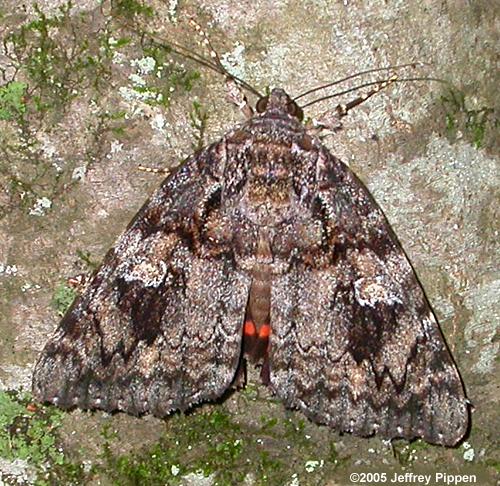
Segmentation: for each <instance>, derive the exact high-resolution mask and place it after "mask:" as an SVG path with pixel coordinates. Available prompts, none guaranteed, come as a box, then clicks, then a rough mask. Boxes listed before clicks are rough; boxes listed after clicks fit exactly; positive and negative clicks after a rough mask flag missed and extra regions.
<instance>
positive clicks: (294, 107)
mask: <svg viewBox="0 0 500 486" xmlns="http://www.w3.org/2000/svg"><path fill="white" fill-rule="evenodd" d="M255 110H256V111H257V113H264V112H265V111H270V110H276V111H281V112H284V113H287V114H288V115H290V116H293V117H295V118H297V119H298V120H299V121H302V119H303V118H304V112H303V111H302V108H300V106H299V105H298V104H297V103H295V101H293V100H292V98H290V96H288V95H287V94H286V93H285V91H284V90H282V89H279V88H274V89H273V90H272V91H271V94H269V95H267V96H264V97H262V98H261V99H260V100H259V101H257V104H256V105H255Z"/></svg>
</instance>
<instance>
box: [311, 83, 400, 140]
mask: <svg viewBox="0 0 500 486" xmlns="http://www.w3.org/2000/svg"><path fill="white" fill-rule="evenodd" d="M397 79H398V76H397V74H394V75H392V76H391V77H390V78H389V79H386V80H385V81H381V82H380V83H378V84H377V85H375V87H374V88H373V89H372V90H370V91H368V93H365V94H364V95H363V96H358V97H357V98H355V99H354V100H352V101H350V102H349V103H346V104H340V105H337V106H336V107H335V108H334V110H329V111H326V112H325V113H323V114H322V115H321V116H320V117H319V118H317V119H316V120H314V121H311V122H309V123H308V124H307V125H306V129H307V130H308V131H309V132H310V133H311V134H312V135H319V134H320V133H321V132H322V131H324V130H329V131H331V132H337V131H339V130H341V129H342V122H341V119H342V118H344V117H345V116H346V115H348V113H349V112H350V111H351V110H352V109H353V108H355V107H356V106H358V105H360V104H361V103H363V102H365V101H366V100H367V99H369V98H371V97H372V96H374V95H375V94H377V93H378V92H379V91H381V90H382V89H384V88H387V86H389V85H391V84H392V83H394V82H395V81H396V80H397Z"/></svg>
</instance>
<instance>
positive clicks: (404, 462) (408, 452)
mask: <svg viewBox="0 0 500 486" xmlns="http://www.w3.org/2000/svg"><path fill="white" fill-rule="evenodd" d="M391 445H392V451H393V454H394V457H395V458H396V459H397V461H398V462H399V464H401V466H409V465H411V464H413V463H414V461H415V460H416V458H417V457H418V453H419V452H421V451H425V450H428V449H429V448H430V447H432V446H430V445H429V444H428V443H427V442H424V441H423V440H420V439H418V440H415V441H413V442H410V443H409V442H407V441H406V440H395V441H393V442H392V443H391Z"/></svg>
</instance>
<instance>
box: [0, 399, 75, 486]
mask: <svg viewBox="0 0 500 486" xmlns="http://www.w3.org/2000/svg"><path fill="white" fill-rule="evenodd" d="M63 415H64V412H62V411H60V410H58V409H56V408H53V407H43V406H34V405H33V404H31V403H30V397H29V396H28V395H25V396H19V395H18V394H17V393H15V392H5V391H0V457H3V458H4V459H7V460H15V459H22V460H26V461H28V463H29V464H30V465H31V466H32V467H34V468H35V470H36V471H37V473H38V476H39V477H38V479H37V484H39V485H44V484H55V483H54V479H55V478H59V479H62V478H66V479H68V478H73V479H77V478H80V477H81V476H82V468H81V466H79V465H74V464H71V463H69V462H67V461H66V459H65V456H64V454H63V452H62V450H61V448H60V447H59V446H58V438H57V430H58V429H59V427H60V426H61V420H62V417H63ZM59 479H58V480H56V483H58V484H63V483H60V482H58V481H59ZM64 484H69V483H67V482H64Z"/></svg>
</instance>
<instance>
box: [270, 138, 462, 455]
mask: <svg viewBox="0 0 500 486" xmlns="http://www.w3.org/2000/svg"><path fill="white" fill-rule="evenodd" d="M315 171H316V173H315V177H314V178H311V179H313V180H314V182H312V183H311V184H310V187H308V188H307V190H308V191H311V192H312V193H314V194H315V195H314V197H312V198H310V200H309V201H308V203H307V207H306V206H305V205H304V207H301V208H300V209H299V210H298V211H297V221H299V220H300V219H302V218H303V214H304V212H308V213H309V217H310V221H311V223H314V224H320V225H321V228H322V237H321V243H320V244H319V243H318V245H316V248H314V250H311V251H314V253H315V254H314V255H313V257H312V258H311V255H308V250H307V249H304V250H303V251H302V253H301V254H299V255H298V257H296V258H294V259H293V261H291V264H290V270H289V271H288V272H287V273H286V274H283V275H281V276H279V277H278V278H276V280H275V281H274V283H273V293H272V305H271V322H272V329H273V333H272V335H271V342H270V382H271V386H272V388H273V389H274V391H275V392H276V394H277V395H278V396H279V397H280V398H282V399H283V400H284V401H285V403H286V404H287V405H288V406H290V407H297V408H299V409H301V410H302V411H303V412H304V413H305V414H306V415H308V416H309V417H310V418H311V419H313V420H315V421H317V422H320V423H326V424H328V425H330V426H332V427H334V428H336V429H338V430H339V431H348V432H352V433H354V434H356V435H362V436H368V435H372V434H374V433H377V434H379V435H381V436H382V437H387V438H394V437H405V438H407V439H412V438H415V437H422V438H424V439H425V440H427V441H429V442H432V443H437V444H445V445H454V444H455V443H457V442H458V441H459V440H460V439H461V438H462V437H463V435H464V434H465V432H466V430H467V425H468V408H467V402H466V398H465V394H464V390H463V386H462V383H461V380H460V376H459V374H458V370H457V368H456V366H455V364H454V363H453V360H452V358H451V355H450V353H449V351H448V349H447V347H446V344H445V342H444V339H443V337H442V335H441V332H440V329H439V326H438V324H437V322H436V319H435V318H434V315H433V313H432V311H431V309H430V307H429V304H428V302H427V299H426V297H425V295H424V292H423V290H422V288H421V286H420V284H419V282H418V280H417V277H416V276H415V273H414V271H413V269H412V267H411V265H410V263H409V262H408V259H407V257H406V255H405V254H404V252H403V250H402V249H401V246H400V244H399V243H398V241H397V239H396V237H395V236H394V233H393V232H392V230H391V228H390V226H389V225H388V223H387V220H386V219H385V217H384V215H383V214H382V211H381V210H380V208H379V207H378V205H377V204H376V203H375V202H374V200H373V198H372V197H371V195H370V194H369V193H368V190H367V189H366V188H365V187H364V185H363V184H362V183H361V182H360V181H359V179H358V178H357V177H356V176H355V175H354V174H353V173H352V172H351V171H350V170H349V169H348V168H347V167H346V166H345V165H344V164H343V163H342V162H340V161H339V160H338V159H336V158H335V157H333V156H332V155H331V154H329V152H328V151H327V150H326V149H324V148H321V149H320V150H319V153H318V157H317V163H316V168H315ZM318 246H319V250H318Z"/></svg>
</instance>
